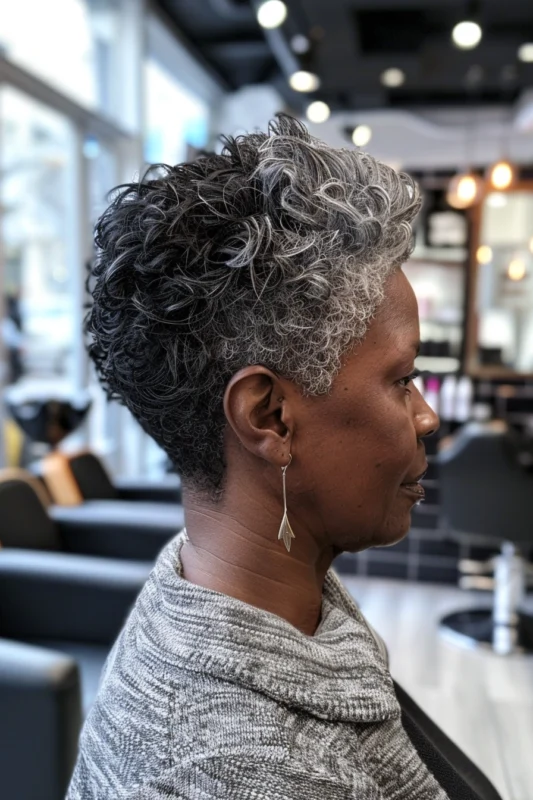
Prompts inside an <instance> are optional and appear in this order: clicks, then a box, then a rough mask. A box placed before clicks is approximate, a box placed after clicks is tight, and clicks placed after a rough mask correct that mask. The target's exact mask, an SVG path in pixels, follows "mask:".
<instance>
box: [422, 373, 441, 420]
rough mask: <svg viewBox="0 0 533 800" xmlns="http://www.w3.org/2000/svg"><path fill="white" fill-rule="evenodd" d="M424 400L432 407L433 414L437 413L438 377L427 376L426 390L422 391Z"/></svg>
mask: <svg viewBox="0 0 533 800" xmlns="http://www.w3.org/2000/svg"><path fill="white" fill-rule="evenodd" d="M424 400H425V401H426V403H427V404H428V406H429V407H430V408H432V409H433V411H434V412H435V414H438V413H439V379H438V378H433V377H432V378H428V379H427V381H426V391H425V392H424Z"/></svg>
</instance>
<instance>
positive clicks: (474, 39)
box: [452, 21, 483, 50]
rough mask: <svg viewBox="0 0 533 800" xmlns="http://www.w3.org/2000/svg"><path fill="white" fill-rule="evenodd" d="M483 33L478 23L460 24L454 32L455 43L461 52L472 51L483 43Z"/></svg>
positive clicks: (465, 22)
mask: <svg viewBox="0 0 533 800" xmlns="http://www.w3.org/2000/svg"><path fill="white" fill-rule="evenodd" d="M482 36H483V31H482V30H481V28H480V26H479V25H478V24H477V22H467V21H464V22H459V23H457V25H456V26H455V28H454V29H453V31H452V39H453V43H454V44H455V45H456V47H459V48H461V50H472V49H473V48H474V47H477V45H478V44H479V43H480V41H481V37H482Z"/></svg>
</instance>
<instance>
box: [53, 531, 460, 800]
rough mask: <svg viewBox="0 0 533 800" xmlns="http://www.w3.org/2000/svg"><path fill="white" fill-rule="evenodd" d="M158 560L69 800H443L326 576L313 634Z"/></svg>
mask: <svg viewBox="0 0 533 800" xmlns="http://www.w3.org/2000/svg"><path fill="white" fill-rule="evenodd" d="M184 536H185V534H180V535H179V536H177V537H176V538H175V539H173V540H172V541H171V542H170V543H169V544H168V545H167V546H166V547H165V549H164V550H163V551H162V553H161V555H160V556H159V559H158V561H157V563H156V565H155V567H154V569H153V571H152V573H151V575H150V577H149V579H148V581H147V583H146V585H145V586H144V588H143V590H142V592H141V593H140V595H139V597H138V599H137V602H136V604H135V606H134V608H133V609H132V611H131V613H130V615H129V618H128V620H127V622H126V624H125V627H124V629H123V630H122V632H121V634H120V636H119V638H118V640H117V642H116V644H115V646H114V648H113V650H112V651H111V653H110V655H109V658H108V660H107V663H106V666H105V669H104V673H103V676H102V681H101V684H100V688H99V692H98V697H97V699H96V702H95V704H94V706H93V708H92V710H91V712H90V714H89V716H88V718H87V721H86V723H85V726H84V728H83V731H82V735H81V740H80V748H79V755H78V761H77V764H76V768H75V771H74V775H73V778H72V781H71V785H70V788H69V791H68V794H67V800H174V799H176V800H177V799H178V798H179V800H193V798H194V800H214V799H215V798H216V799H217V800H218V799H219V798H220V799H222V798H223V799H224V800H348V798H350V800H446V797H447V796H446V794H445V793H444V791H443V790H442V789H441V787H440V786H439V785H438V783H437V782H436V781H435V779H434V778H433V776H432V775H431V774H430V773H429V771H428V770H427V768H426V767H425V765H424V764H423V763H422V762H421V760H420V758H419V757H418V755H417V753H416V751H415V750H414V748H413V747H412V745H411V743H410V740H409V739H408V737H407V735H406V733H405V732H404V730H403V728H402V725H401V722H400V708H399V706H398V702H397V700H396V696H395V693H394V689H393V685H392V681H391V678H390V674H389V671H388V668H387V664H386V660H385V657H384V655H383V653H382V652H381V651H380V648H379V646H378V644H377V643H376V640H375V639H374V637H373V636H372V633H371V632H370V629H369V627H368V625H367V623H366V622H365V620H364V618H363V616H362V614H361V612H360V611H359V610H358V608H357V607H356V605H355V604H354V602H353V600H352V599H351V597H350V596H349V594H348V593H347V591H346V590H345V589H344V587H343V586H342V584H341V582H340V581H339V579H338V578H337V576H336V575H335V573H334V572H333V570H330V571H329V572H328V573H327V576H326V579H325V583H324V593H323V603H322V617H321V622H320V625H319V627H318V629H317V631H316V633H315V634H314V636H307V635H305V634H304V633H301V632H300V631H299V630H297V629H296V628H295V627H294V626H293V625H291V624H290V623H288V622H286V621H285V620H283V619H281V618H280V617H277V616H275V615H274V614H270V613H269V612H267V611H263V610H261V609H258V608H255V607H254V606H251V605H248V604H246V603H243V602H241V601H239V600H236V599H234V598H232V597H228V596H226V595H223V594H220V593H219V592H214V591H211V590H209V589H204V588H202V587H199V586H196V585H194V584H192V583H189V582H188V581H186V580H185V579H184V578H183V577H182V574H181V563H180V550H181V546H182V544H183V541H184Z"/></svg>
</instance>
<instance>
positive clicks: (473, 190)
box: [446, 172, 483, 208]
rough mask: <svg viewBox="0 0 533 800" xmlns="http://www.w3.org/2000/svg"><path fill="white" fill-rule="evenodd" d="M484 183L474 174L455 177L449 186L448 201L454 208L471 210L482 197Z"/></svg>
mask: <svg viewBox="0 0 533 800" xmlns="http://www.w3.org/2000/svg"><path fill="white" fill-rule="evenodd" d="M482 186H483V184H482V181H481V180H480V178H478V176H477V175H473V174H472V173H470V172H468V173H462V174H459V175H454V177H453V178H452V179H451V181H450V183H449V185H448V191H447V192H446V200H447V202H448V203H449V204H450V205H451V206H452V208H469V207H470V206H472V205H474V203H475V202H477V200H479V198H480V196H481V190H482Z"/></svg>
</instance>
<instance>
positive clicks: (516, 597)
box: [438, 422, 533, 654]
mask: <svg viewBox="0 0 533 800" xmlns="http://www.w3.org/2000/svg"><path fill="white" fill-rule="evenodd" d="M526 456H528V447H527V442H525V441H524V440H522V439H521V438H520V436H519V435H518V434H516V433H514V432H512V431H510V430H509V429H508V428H507V427H506V426H505V425H504V424H503V423H497V424H494V423H478V422H476V423H468V424H467V425H465V426H464V427H463V428H461V429H460V430H459V431H458V432H457V434H456V435H455V436H454V438H453V441H452V444H451V446H449V447H448V448H447V449H446V450H444V451H442V452H441V453H439V456H438V463H439V478H440V489H441V504H442V514H443V519H444V521H445V523H446V524H447V525H448V526H449V528H450V530H451V531H452V532H453V533H454V535H456V536H457V537H459V538H461V539H463V540H464V539H466V540H467V541H468V543H469V544H487V542H490V543H492V544H494V543H495V542H497V543H498V544H501V554H500V555H498V556H496V557H494V558H491V559H489V560H488V561H485V562H476V561H471V560H463V561H461V562H460V563H459V568H460V570H461V571H462V572H464V573H470V574H469V575H467V576H466V577H463V578H462V579H461V585H462V586H463V587H465V588H474V589H493V590H494V603H493V607H492V608H486V607H484V608H475V609H470V610H467V611H458V612H455V613H453V614H449V615H448V616H447V617H445V618H444V619H443V620H442V622H441V628H442V630H443V631H444V632H445V633H447V634H448V635H452V636H453V637H454V638H456V639H457V640H458V641H461V642H463V643H465V644H469V645H471V646H476V645H484V646H488V647H491V648H493V649H494V650H495V651H496V652H498V653H500V654H507V653H511V652H524V651H527V652H531V651H533V616H531V615H530V614H528V613H526V612H525V611H524V610H523V604H524V599H525V588H526V583H527V579H528V577H530V576H531V575H533V568H532V566H531V564H528V563H527V561H526V560H525V559H524V558H523V557H522V556H521V555H520V550H521V549H523V550H529V548H531V546H532V545H533V472H532V471H531V470H530V469H529V457H527V458H526ZM490 572H493V573H494V577H493V578H492V577H487V574H488V573H490Z"/></svg>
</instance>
